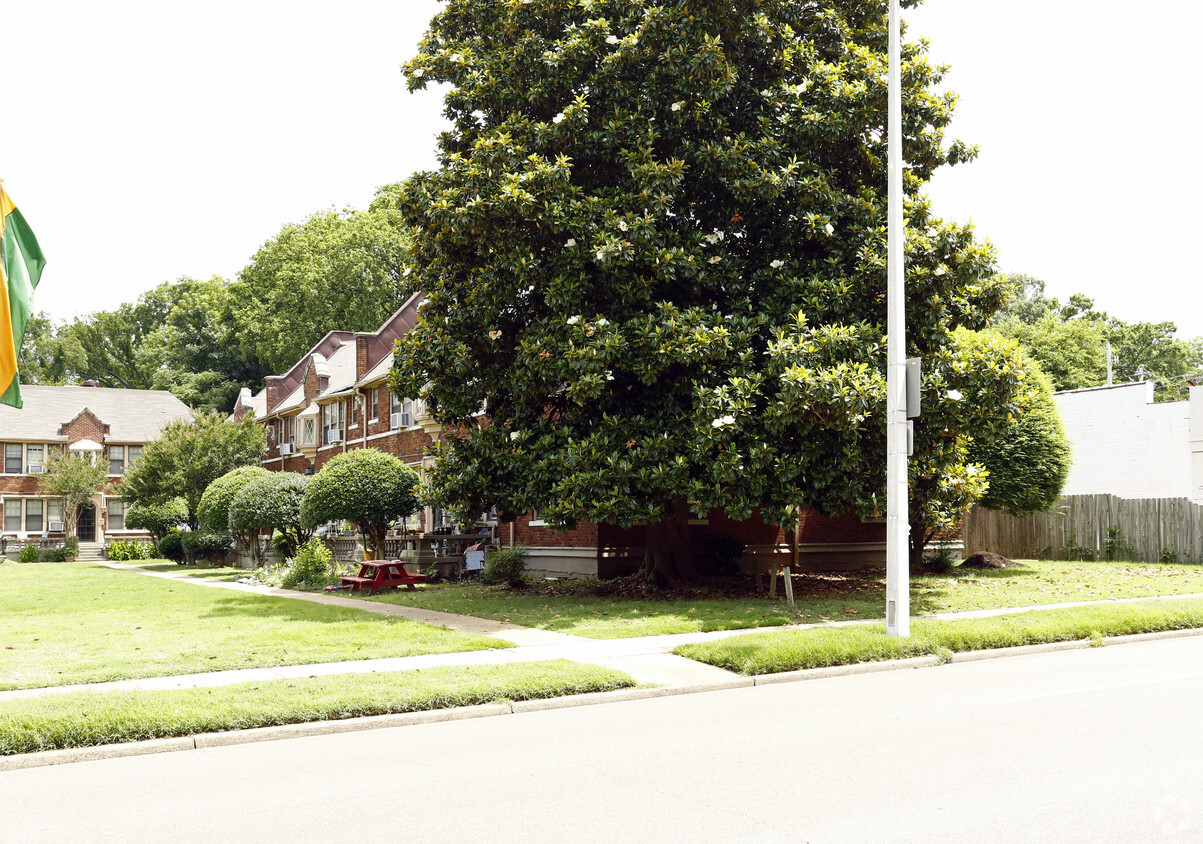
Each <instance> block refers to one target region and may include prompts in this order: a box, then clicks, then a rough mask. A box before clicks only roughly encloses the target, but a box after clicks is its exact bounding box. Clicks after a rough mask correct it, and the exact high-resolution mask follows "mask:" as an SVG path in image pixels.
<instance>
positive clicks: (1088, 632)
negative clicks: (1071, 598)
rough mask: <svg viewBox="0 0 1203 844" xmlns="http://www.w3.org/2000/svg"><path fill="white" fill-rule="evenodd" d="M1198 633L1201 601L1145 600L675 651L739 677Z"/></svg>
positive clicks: (748, 639)
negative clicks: (900, 634)
mask: <svg viewBox="0 0 1203 844" xmlns="http://www.w3.org/2000/svg"><path fill="white" fill-rule="evenodd" d="M1199 627H1203V600H1164V601H1147V602H1145V601H1142V602H1137V603H1128V604H1096V605H1092V606H1084V607H1069V608H1064V609H1050V610H1034V611H1031V612H1025V613H1015V614H1011V615H1004V616H996V617H992V618H981V619H962V620H956V621H937V620H915V621H913V622H911V635H910V637H909V638H905V639H900V638H896V637H892V636H888V635H886V631H885V625H884V624H858V625H840V626H831V627H816V628H811V629H808V630H781V631H768V632H763V633H749V634H748V635H746V636H733V637H731V638H729V639H723V640H721V641H716V642H706V643H701V644H693V645H682V646H680V647H678V648H676V649H675V650H674V651H673V653H675V654H677V655H679V656H684V657H687V658H689V659H694V660H697V661H699V662H705V663H709V664H710V665H717V666H719V667H721V668H726V669H729V670H731V671H736V672H738V673H740V674H745V675H754V674H774V673H778V672H782V671H795V670H798V669H803V668H822V667H827V666H833V665H851V664H854V663H860V662H876V661H880V660H889V659H903V658H906V657H911V656H920V655H923V654H945V655H950V654H952V653H957V652H962V651H975V650H985V649H988V648H1010V647H1018V646H1020V645H1033V644H1041V643H1047V642H1071V641H1076V640H1079V639H1094V640H1096V641H1099V642H1100V644H1101V643H1102V638H1103V637H1105V636H1122V635H1128V634H1132V633H1151V632H1158V631H1165V630H1183V629H1189V628H1199Z"/></svg>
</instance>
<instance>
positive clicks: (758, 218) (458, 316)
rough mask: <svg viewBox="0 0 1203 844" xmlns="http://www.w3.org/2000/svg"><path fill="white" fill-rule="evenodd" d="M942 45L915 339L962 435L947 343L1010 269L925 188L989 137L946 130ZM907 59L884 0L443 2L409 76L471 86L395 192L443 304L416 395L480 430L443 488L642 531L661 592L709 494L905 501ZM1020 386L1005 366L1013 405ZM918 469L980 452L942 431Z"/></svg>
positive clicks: (436, 303)
mask: <svg viewBox="0 0 1203 844" xmlns="http://www.w3.org/2000/svg"><path fill="white" fill-rule="evenodd" d="M925 51H926V45H925V44H924V43H922V42H920V43H909V44H906V45H905V47H904V50H903V62H904V71H903V79H904V92H903V97H904V113H905V114H906V115H907V122H906V137H905V138H904V139H903V140H904V145H905V158H906V160H907V162H908V167H909V169H908V171H907V176H906V182H905V186H906V191H907V193H908V195H909V197H910V202H909V204H908V207H907V213H906V217H907V220H906V221H907V225H908V243H909V249H910V254H909V257H908V295H907V299H908V313H907V320H908V345H909V348H908V352H909V354H911V355H921V356H923V357H924V358H925V359H926V360H927V362H928V365H929V384H930V387H929V392H930V393H931V401H932V402H933V403H934V406H933V407H931V408H929V410H928V412H929V413H931V414H932V415H933V417H935V416H937V415H938V416H940V417H941V418H943V419H946V420H947V424H949V425H962V424H963V420H962V417H961V416H960V415H959V414H958V413H957V412H956V410H957V408H959V407H960V406H961V405H959V404H957V403H956V402H954V401H952V400H951V399H949V398H948V393H949V390H948V389H947V388H943V389H941V388H940V385H945V384H953V383H959V379H962V378H964V377H967V376H965V375H964V373H962V372H959V371H953V368H954V367H963V366H966V362H965V361H964V360H962V357H963V356H960V355H959V353H954V352H953V351H949V348H950V347H951V346H952V344H953V342H954V341H953V333H954V331H955V329H956V328H958V327H961V326H963V327H967V328H974V329H976V328H980V327H982V326H984V325H985V323H986V321H987V320H988V318H989V316H990V314H991V313H992V312H993V311H994V310H995V309H997V308H998V307H999V305H1000V304H1001V302H1002V300H1003V298H1004V296H1005V293H1006V284H1005V281H1004V280H1002V279H1001V278H997V277H995V276H994V274H993V266H992V264H993V252H992V250H991V249H990V248H989V247H988V246H985V245H982V244H979V243H977V242H975V240H974V238H973V234H972V230H971V229H970V228H969V227H968V226H960V225H956V224H952V223H948V222H944V221H941V220H939V219H937V218H935V217H934V216H933V215H932V213H931V209H930V208H929V206H928V204H927V203H926V201H925V200H923V199H921V198H920V197H919V192H920V190H921V189H922V187H923V185H924V183H925V182H926V181H927V180H928V179H929V178H930V176H931V174H932V172H933V171H934V170H935V169H936V168H937V167H939V166H942V165H945V164H955V163H958V162H961V161H966V160H968V159H970V158H972V157H973V155H974V150H973V149H971V148H968V147H966V146H964V145H963V144H960V143H959V142H954V143H951V144H950V145H947V146H945V144H944V138H943V133H944V129H945V127H946V126H947V125H948V122H949V120H950V118H951V115H952V106H953V102H954V97H953V96H952V95H944V94H937V93H935V90H934V89H935V87H936V86H937V85H939V83H940V81H941V78H942V73H943V71H942V69H940V68H937V67H935V66H933V65H932V64H931V63H930V62H929V61H928V60H927V58H926V56H925ZM886 66H887V26H886V9H885V6H884V4H882V3H879V2H870V0H850V1H849V2H841V3H838V4H837V3H826V4H816V3H796V2H789V1H788V0H763V2H753V0H737V2H733V3H723V4H718V3H710V4H706V3H678V4H664V3H657V2H651V0H596V2H592V3H588V4H585V3H581V4H563V3H559V2H553V1H552V0H535V1H534V2H531V3H505V4H501V3H481V2H474V1H473V0H450V2H448V4H447V5H446V7H445V10H444V11H443V12H442V13H441V14H439V15H438V16H437V17H436V18H435V19H434V21H433V22H432V24H431V28H430V31H429V32H428V34H427V35H426V37H425V39H424V40H423V42H422V45H421V50H420V52H419V54H418V55H417V56H416V57H415V58H414V59H413V60H412V61H410V62H409V63H408V64H407V65H406V67H405V72H406V74H407V77H408V81H409V86H410V88H411V89H414V88H421V87H423V86H425V85H426V84H427V83H432V82H434V83H446V84H447V85H449V86H450V90H449V92H448V93H447V95H446V109H445V114H446V116H447V118H448V120H449V121H450V123H451V128H450V130H449V131H447V132H445V133H444V134H443V135H442V136H440V139H439V147H440V168H439V169H438V170H436V171H433V172H428V173H420V174H417V175H415V176H414V177H412V178H411V179H410V180H408V181H407V182H406V183H405V184H404V186H403V189H402V191H401V194H400V199H399V208H400V211H401V214H402V218H403V221H404V223H405V224H406V225H408V226H409V227H410V228H411V230H412V232H413V236H414V246H413V253H412V258H411V266H412V268H413V277H414V278H416V279H417V281H418V283H419V284H420V286H421V288H422V289H423V290H424V291H425V293H426V300H425V303H424V306H423V310H422V311H421V318H420V320H419V323H418V325H417V326H416V327H415V329H414V330H413V331H411V332H410V333H409V334H408V335H407V336H406V337H405V338H404V339H403V340H402V342H401V343H400V344H399V346H398V354H397V359H396V360H397V363H396V366H395V369H394V373H393V389H394V390H395V391H396V392H397V393H399V394H403V395H409V396H414V395H418V394H419V393H421V395H422V396H423V398H425V399H426V400H427V402H428V407H429V408H430V410H431V412H432V413H433V414H434V416H435V417H436V418H437V419H438V420H440V421H441V422H443V423H444V424H445V425H446V426H448V428H449V430H451V431H457V432H461V433H464V434H468V435H467V436H459V435H455V436H448V437H446V438H444V440H443V442H442V443H441V444H440V446H439V448H438V457H439V460H438V463H437V465H436V467H435V468H434V470H433V471H432V472H431V473H430V476H429V478H430V489H429V495H430V496H431V497H432V498H434V499H436V500H439V501H441V502H445V503H447V504H448V505H450V506H453V507H455V508H456V509H458V510H459V511H460V512H461V513H462V514H467V513H471V512H479V511H480V510H481V509H484V508H485V507H487V506H489V505H493V504H496V505H498V506H499V508H500V510H501V511H502V512H503V513H504V514H507V515H511V514H513V513H517V512H522V511H525V510H528V509H532V508H538V509H539V511H540V514H541V515H542V516H543V517H544V518H545V519H547V521H548V522H549V523H550V524H552V525H555V526H565V525H570V524H572V523H574V522H576V521H578V520H579V521H585V520H587V521H594V522H607V523H612V524H616V525H620V526H630V525H633V524H636V523H638V522H645V523H646V524H647V526H648V527H647V533H648V556H647V561H646V562H645V568H644V574H645V576H647V577H648V578H649V579H650V580H652V581H653V582H655V583H658V584H662V585H665V584H667V585H671V584H675V583H679V582H682V581H688V580H691V579H692V578H693V577H694V569H693V564H692V560H691V558H690V553H689V547H688V519H689V517H690V515H691V513H696V514H705V513H707V512H708V511H710V510H712V509H721V510H724V511H725V512H726V513H727V514H728V515H730V516H731V517H733V518H737V519H738V518H746V517H748V516H750V515H751V514H752V513H753V512H754V511H756V510H759V511H760V513H761V514H762V516H763V517H764V518H765V519H767V520H769V521H770V522H779V523H782V524H789V523H790V522H791V519H792V516H791V515H790V507H791V506H792V505H797V504H805V505H809V506H812V507H816V508H818V509H819V510H821V511H822V512H826V513H842V512H848V511H860V512H862V513H873V512H880V511H881V510H883V509H884V499H883V490H884V466H885V459H884V451H885V437H884V407H885V389H884V369H885V343H884V339H885V338H884V330H885V319H886V315H885V292H886V274H885V262H886V229H885V213H886V198H887V197H886V144H885V129H886V127H885V122H886ZM968 353H969V351H966V354H968ZM999 366H1002V364H1001V363H1000V364H999ZM970 369H971V367H970ZM966 371H969V369H966ZM1017 382H1018V376H1017V374H1016V373H1015V372H1013V371H1008V372H1002V373H1000V374H999V376H998V377H997V378H995V379H993V381H992V383H994V384H996V385H997V386H998V389H999V391H1000V392H999V393H998V394H996V395H993V396H991V397H990V400H991V401H993V403H994V404H995V406H999V407H1008V406H1010V405H1011V404H1012V403H1013V402H1012V396H1011V393H1010V392H1009V391H1010V390H1013V389H1014V388H1015V385H1016V384H1017ZM482 404H483V405H484V406H486V407H487V409H488V416H489V424H488V425H487V426H479V425H478V419H479V417H478V416H477V414H478V412H479V410H480V408H481V406H482ZM954 440H955V436H954ZM942 442H943V438H942V437H935V438H932V437H929V438H928V441H927V442H920V443H919V444H918V447H919V448H920V449H932V450H933V451H934V450H937V449H939V448H940V443H942ZM917 465H924V466H927V467H929V471H932V472H936V473H938V474H941V475H949V474H952V475H956V474H958V473H960V474H963V473H964V472H965V471H966V463H965V462H964V458H963V454H961V453H958V452H953V451H950V450H947V449H944V450H942V451H940V453H939V454H938V455H936V454H933V456H932V457H931V459H930V460H926V462H920V463H919V464H917ZM961 504H962V502H961V501H960V500H959V499H958V500H956V501H954V502H953V503H952V509H954V510H956V511H959V510H960V509H961Z"/></svg>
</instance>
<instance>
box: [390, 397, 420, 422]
mask: <svg viewBox="0 0 1203 844" xmlns="http://www.w3.org/2000/svg"><path fill="white" fill-rule="evenodd" d="M413 424H414V403H413V401H412V400H411V399H399V398H397V397H396V396H394V395H393V394H392V393H390V394H389V427H390V428H391V429H393V430H394V431H396V430H399V429H401V428H408V427H410V426H411V425H413Z"/></svg>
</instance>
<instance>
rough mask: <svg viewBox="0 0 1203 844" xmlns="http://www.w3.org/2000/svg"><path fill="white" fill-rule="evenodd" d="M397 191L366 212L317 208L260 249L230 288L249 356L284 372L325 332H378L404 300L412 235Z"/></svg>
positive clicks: (384, 193)
mask: <svg viewBox="0 0 1203 844" xmlns="http://www.w3.org/2000/svg"><path fill="white" fill-rule="evenodd" d="M392 196H393V193H392V191H391V190H390V189H389V188H383V189H381V191H380V193H379V195H378V197H377V201H375V202H373V204H372V207H371V208H370V209H369V210H368V211H352V210H346V211H343V212H341V213H339V212H335V211H319V212H318V213H316V214H314V215H312V216H311V217H310V218H309V219H308V220H306V221H305V222H303V223H299V224H289V225H286V226H285V227H284V228H283V229H281V230H280V233H279V234H278V235H276V237H275V238H273V239H272V240H269V241H267V243H265V244H264V245H263V247H262V248H261V249H260V250H259V251H258V252H257V253H255V256H254V258H253V259H252V260H251V263H250V264H249V265H247V267H246V268H245V269H243V271H242V272H241V273H240V274H239V276H238V280H237V281H236V282H235V283H234V285H233V287H232V293H233V296H234V301H235V307H234V309H233V314H234V323H235V327H236V329H237V338H238V342H239V343H240V344H241V349H242V352H243V354H245V355H246V356H247V357H248V358H250V359H254V360H256V361H258V362H260V363H261V364H262V365H263V366H264V367H266V369H267V371H270V372H282V371H284V370H285V369H287V368H288V367H290V366H292V364H293V363H295V362H296V360H297V359H298V358H300V357H301V355H303V354H304V353H305V352H307V351H308V350H309V349H310V348H311V347H312V346H313V344H314V343H316V342H317V341H318V340H320V339H321V338H322V336H323V335H325V334H326V332H328V331H331V330H333V329H341V330H345V331H375V330H376V329H377V328H379V327H380V324H381V323H382V322H384V320H385V319H386V318H387V317H388V316H389V315H390V314H391V313H393V311H395V310H396V309H397V308H399V307H400V306H401V305H402V304H403V303H404V301H405V300H406V299H407V298H408V297H409V295H410V294H411V293H412V291H413V287H412V285H410V284H409V283H408V282H407V280H406V279H405V276H404V259H405V256H406V255H407V254H408V247H409V236H408V234H406V232H405V231H404V230H403V229H401V228H400V226H399V225H398V224H397V222H396V221H395V219H394V217H395V211H394V210H393V209H392V208H391V204H392V202H391V198H392Z"/></svg>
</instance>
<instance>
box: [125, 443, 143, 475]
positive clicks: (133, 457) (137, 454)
mask: <svg viewBox="0 0 1203 844" xmlns="http://www.w3.org/2000/svg"><path fill="white" fill-rule="evenodd" d="M141 459H142V446H140V445H127V446H126V447H125V468H127V469H128V468H129V467H130V466H133V465H134V464H135V463H137V462H138V461H139V460H141Z"/></svg>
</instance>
